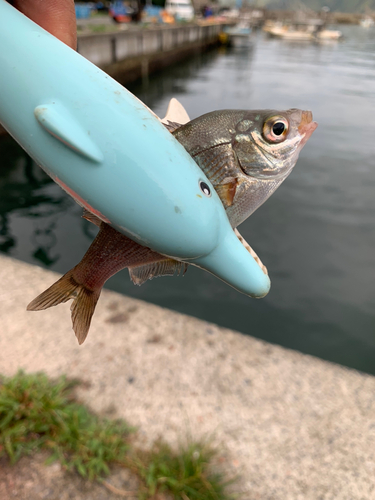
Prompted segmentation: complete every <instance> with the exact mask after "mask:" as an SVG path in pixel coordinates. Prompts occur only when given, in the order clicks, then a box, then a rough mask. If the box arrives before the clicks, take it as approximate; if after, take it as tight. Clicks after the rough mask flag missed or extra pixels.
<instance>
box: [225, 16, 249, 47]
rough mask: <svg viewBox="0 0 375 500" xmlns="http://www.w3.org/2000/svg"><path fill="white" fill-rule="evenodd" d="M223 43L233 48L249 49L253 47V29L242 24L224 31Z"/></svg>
mask: <svg viewBox="0 0 375 500" xmlns="http://www.w3.org/2000/svg"><path fill="white" fill-rule="evenodd" d="M223 34H224V36H223V37H222V38H221V39H222V41H223V42H224V43H225V44H227V45H232V46H233V47H244V48H246V47H249V46H250V45H251V34H252V29H251V27H250V25H249V24H248V23H246V22H241V23H238V24H236V25H235V26H231V27H229V28H226V29H225V30H224V33H223Z"/></svg>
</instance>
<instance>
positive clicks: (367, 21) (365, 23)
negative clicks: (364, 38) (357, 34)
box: [359, 16, 375, 28]
mask: <svg viewBox="0 0 375 500" xmlns="http://www.w3.org/2000/svg"><path fill="white" fill-rule="evenodd" d="M359 24H360V25H361V26H362V28H372V27H373V26H374V24H375V22H374V20H373V18H372V17H370V16H366V17H364V18H362V19H361V20H360V22H359Z"/></svg>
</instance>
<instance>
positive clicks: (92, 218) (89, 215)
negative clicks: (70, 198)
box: [82, 208, 102, 227]
mask: <svg viewBox="0 0 375 500" xmlns="http://www.w3.org/2000/svg"><path fill="white" fill-rule="evenodd" d="M82 217H83V218H84V219H86V220H88V221H89V222H92V223H93V224H95V226H98V227H100V225H101V223H102V221H101V220H100V219H99V217H97V216H96V215H94V214H93V213H91V212H89V211H88V210H87V209H86V208H84V209H83V214H82Z"/></svg>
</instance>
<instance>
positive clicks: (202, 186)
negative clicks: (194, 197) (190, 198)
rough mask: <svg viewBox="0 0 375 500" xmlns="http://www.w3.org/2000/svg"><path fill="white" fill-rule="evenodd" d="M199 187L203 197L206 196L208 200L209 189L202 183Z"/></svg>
mask: <svg viewBox="0 0 375 500" xmlns="http://www.w3.org/2000/svg"><path fill="white" fill-rule="evenodd" d="M199 187H200V188H201V191H202V193H203V194H204V195H205V196H207V197H208V198H209V197H210V196H211V189H210V187H209V186H208V184H206V183H205V182H204V181H200V182H199Z"/></svg>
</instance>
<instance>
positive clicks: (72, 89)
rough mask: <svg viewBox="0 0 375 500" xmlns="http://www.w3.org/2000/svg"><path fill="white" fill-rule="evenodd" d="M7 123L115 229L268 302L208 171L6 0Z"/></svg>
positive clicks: (3, 100)
mask: <svg viewBox="0 0 375 500" xmlns="http://www.w3.org/2000/svg"><path fill="white" fill-rule="evenodd" d="M0 47H1V51H0V75H1V77H0V122H1V123H2V124H3V126H4V127H5V128H6V129H7V130H8V132H9V133H10V134H11V135H12V136H13V137H14V138H15V139H16V141H17V142H18V143H19V144H20V145H21V146H22V147H23V148H24V149H25V150H26V151H27V153H28V154H29V155H30V156H31V157H32V158H33V159H34V160H35V161H36V162H37V163H38V164H39V165H40V166H41V167H42V168H43V169H44V170H45V171H46V172H47V173H48V174H49V175H50V176H51V177H52V178H53V180H54V181H56V182H57V183H58V184H59V185H60V186H61V187H62V188H63V189H65V190H66V191H67V192H68V193H69V194H70V195H71V196H73V198H74V199H75V200H76V201H77V202H78V203H79V204H81V205H82V206H83V207H85V208H86V209H88V210H89V211H90V212H92V213H94V214H96V215H97V216H98V217H99V218H100V219H101V220H103V221H105V222H107V223H109V224H111V225H112V226H113V227H114V228H115V229H117V230H118V231H120V232H122V233H123V234H125V235H127V236H128V237H130V238H131V239H133V240H135V241H137V242H138V243H140V244H141V245H144V246H147V247H150V248H151V249H152V250H155V251H157V252H159V253H162V254H164V255H167V256H170V257H173V258H176V259H178V260H184V261H187V262H189V263H191V264H194V265H196V266H198V267H201V268H203V269H205V270H207V271H209V272H211V273H212V274H214V275H216V276H217V277H218V278H220V279H222V280H224V281H225V282H226V283H228V284H229V285H231V286H233V287H234V288H236V289H237V290H239V291H240V292H243V293H245V294H247V295H250V296H252V297H263V296H264V295H266V294H267V292H268V291H269V287H270V281H269V278H268V276H267V275H266V274H265V273H264V272H263V271H262V269H261V268H260V267H259V265H258V264H257V262H256V261H255V260H254V258H253V257H252V256H251V254H250V253H249V252H248V251H247V249H246V248H245V247H244V245H242V243H241V242H240V240H239V239H238V237H237V236H236V235H235V233H234V231H233V229H232V228H231V226H230V223H229V221H228V218H227V215H226V213H225V210H224V207H223V205H222V203H221V201H220V199H219V197H218V195H217V194H216V192H215V189H214V188H213V187H212V184H211V183H210V181H209V180H208V179H207V177H206V176H205V175H204V173H203V172H202V170H201V169H200V168H199V167H198V165H197V164H196V163H195V162H194V160H193V159H192V158H191V157H190V156H189V155H188V153H187V152H186V151H185V149H184V148H183V147H182V146H181V145H180V144H179V143H178V141H177V140H176V139H175V138H174V137H173V136H172V135H171V134H170V133H169V132H168V131H167V130H166V129H165V128H164V126H163V125H162V124H161V123H160V121H159V120H158V118H157V117H156V116H155V115H154V113H152V111H151V110H150V109H148V108H147V107H146V106H145V105H144V104H143V103H142V102H140V101H139V100H138V99H137V98H136V97H135V96H134V95H132V94H131V93H130V92H128V91H127V90H126V89H125V88H124V87H122V86H121V85H120V84H118V83H117V82H116V81H114V80H113V79H112V78H110V77H109V76H108V75H107V74H105V73H104V72H103V71H101V70H100V69H99V68H97V67H96V66H95V65H93V64H92V63H90V62H89V61H87V60H86V59H85V58H84V57H82V56H80V55H79V54H77V53H76V52H75V51H74V50H72V49H70V48H69V47H68V46H66V45H65V44H64V43H62V42H61V41H59V40H58V39H57V38H55V37H53V36H52V35H50V34H49V33H47V32H46V31H45V30H43V29H42V28H41V27H39V26H38V25H36V24H35V23H33V22H32V21H31V20H30V19H28V18H27V17H25V16H24V15H23V14H21V13H20V12H19V11H17V10H16V9H15V8H13V7H12V6H11V5H10V4H9V3H7V2H6V1H5V0H0Z"/></svg>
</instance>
